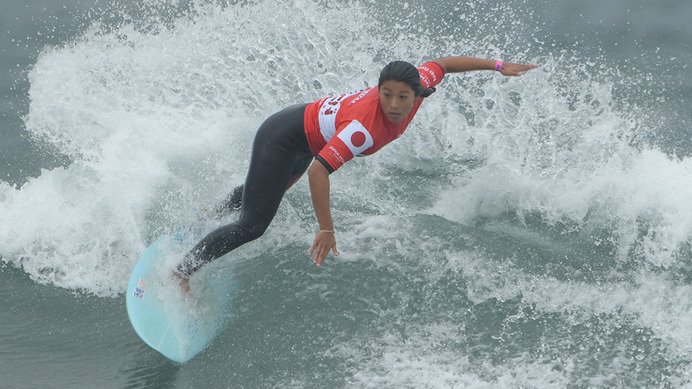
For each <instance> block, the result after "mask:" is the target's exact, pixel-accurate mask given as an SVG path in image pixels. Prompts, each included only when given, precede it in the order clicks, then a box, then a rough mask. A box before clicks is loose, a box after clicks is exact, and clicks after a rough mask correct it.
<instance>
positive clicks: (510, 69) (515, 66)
mask: <svg viewBox="0 0 692 389" xmlns="http://www.w3.org/2000/svg"><path fill="white" fill-rule="evenodd" d="M537 67H538V65H522V64H519V63H513V62H504V63H503V64H502V69H500V73H501V74H502V75H503V76H510V77H518V76H521V75H522V73H523V72H527V71H529V70H532V69H535V68H537Z"/></svg>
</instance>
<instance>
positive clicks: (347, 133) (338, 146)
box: [304, 62, 444, 173]
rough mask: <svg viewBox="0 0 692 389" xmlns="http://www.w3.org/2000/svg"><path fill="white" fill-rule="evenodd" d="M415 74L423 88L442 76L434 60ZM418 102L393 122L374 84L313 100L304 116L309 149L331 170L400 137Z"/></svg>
mask: <svg viewBox="0 0 692 389" xmlns="http://www.w3.org/2000/svg"><path fill="white" fill-rule="evenodd" d="M418 73H419V74H420V81H421V84H422V85H423V87H424V88H432V87H434V86H435V85H437V84H439V83H440V81H442V77H444V69H442V67H441V66H440V65H438V64H436V63H435V62H427V63H425V64H423V65H422V66H421V67H419V68H418ZM422 102H423V98H422V97H418V98H417V99H416V102H415V103H414V104H413V109H411V112H410V113H409V114H408V116H406V118H405V119H404V120H403V121H402V122H401V123H396V124H395V123H392V122H391V121H389V119H387V117H386V116H385V114H384V112H382V108H381V107H380V97H379V93H378V87H372V88H368V89H364V90H362V91H358V92H353V93H348V94H344V95H341V96H331V97H325V98H323V99H321V100H318V101H315V102H314V103H311V104H309V105H308V106H307V107H306V108H305V116H304V123H305V135H306V136H307V139H308V144H309V145H310V151H311V152H312V154H313V155H314V156H315V157H317V159H318V160H320V162H322V163H323V164H325V167H326V168H327V169H328V170H329V172H330V173H332V172H334V171H335V170H337V169H338V168H340V167H341V165H343V164H344V163H346V162H348V161H350V160H351V159H353V157H355V156H360V155H371V154H373V153H375V152H376V151H378V150H380V149H381V148H382V147H384V145H386V144H387V143H389V142H391V141H393V140H394V139H396V138H398V137H400V136H401V134H403V133H404V131H405V130H406V127H407V126H408V124H409V123H411V120H413V116H415V114H416V112H418V108H419V107H420V105H421V103H422ZM335 135H336V136H335Z"/></svg>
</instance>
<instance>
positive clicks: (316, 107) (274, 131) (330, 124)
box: [176, 57, 537, 289]
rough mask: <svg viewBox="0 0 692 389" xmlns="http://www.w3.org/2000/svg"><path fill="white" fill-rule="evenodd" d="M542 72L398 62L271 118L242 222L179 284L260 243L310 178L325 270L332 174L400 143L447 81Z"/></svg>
mask: <svg viewBox="0 0 692 389" xmlns="http://www.w3.org/2000/svg"><path fill="white" fill-rule="evenodd" d="M536 67H537V65H521V64H516V63H511V62H504V63H503V62H502V61H493V60H484V59H479V58H471V57H444V58H438V59H436V60H434V61H431V62H427V63H425V64H423V65H422V66H421V67H419V68H417V69H416V67H414V66H413V65H411V64H409V63H407V62H403V61H396V62H392V63H390V64H388V65H387V66H385V67H384V69H382V72H381V73H380V79H379V82H378V86H377V87H372V88H368V89H365V90H362V91H358V92H354V93H349V94H344V95H341V96H331V97H326V98H323V99H321V100H318V101H316V102H313V103H311V104H300V105H295V106H292V107H289V108H286V109H284V110H282V111H280V112H278V113H276V114H274V115H272V116H270V117H269V118H268V119H267V120H266V121H265V122H264V123H263V124H262V125H261V126H260V128H259V130H258V131H257V135H256V136H255V140H254V143H253V148H252V157H251V160H250V168H249V171H248V175H247V179H246V181H245V184H244V186H242V187H239V188H236V190H235V191H234V193H233V194H232V195H231V196H230V197H229V200H228V203H227V205H226V206H225V207H226V208H239V209H240V217H239V219H238V220H237V221H236V222H234V223H231V224H228V225H226V226H222V227H220V228H218V229H216V230H214V231H213V232H211V233H210V234H209V235H207V236H206V237H204V238H203V239H202V240H201V241H200V242H199V243H198V244H197V245H196V246H195V247H194V248H193V249H192V250H191V251H190V252H189V253H188V254H187V255H186V256H185V258H184V260H183V262H182V263H181V264H180V265H179V266H178V268H177V274H176V275H177V276H178V277H179V278H181V279H182V283H181V284H182V285H183V287H184V288H185V289H187V288H188V286H187V279H188V278H189V277H190V276H191V275H192V274H193V273H194V272H195V271H196V270H198V269H199V268H201V267H202V266H204V265H205V264H206V263H209V262H211V261H213V260H214V259H216V258H219V257H221V256H222V255H224V254H226V253H228V252H229V251H231V250H233V249H235V248H236V247H238V246H240V245H242V244H244V243H247V242H249V241H251V240H254V239H257V238H259V237H260V236H261V235H262V234H263V233H264V231H265V230H266V229H267V227H268V226H269V223H270V222H271V220H272V219H273V217H274V215H275V214H276V212H277V210H278V208H279V204H280V202H281V199H282V197H283V195H284V193H285V191H286V190H287V189H288V188H289V187H290V186H291V185H293V183H295V182H296V181H297V180H298V179H299V178H300V177H301V176H302V175H303V173H305V171H306V170H307V172H308V179H309V181H310V194H311V195H312V203H313V207H314V208H315V215H316V216H317V222H318V224H319V231H318V232H317V234H316V236H315V239H314V242H313V244H312V247H310V250H309V251H308V254H309V255H312V256H313V262H314V263H315V264H316V265H317V266H321V265H322V263H323V262H324V260H325V258H326V257H327V254H329V251H332V252H333V253H334V255H338V252H337V250H336V237H335V234H334V223H333V221H332V216H331V211H330V207H329V175H330V174H331V173H333V172H334V171H336V170H337V169H338V168H339V167H341V165H343V164H344V163H346V162H348V161H349V160H350V159H352V158H353V157H355V156H359V155H370V154H373V153H374V152H376V151H378V150H379V149H381V148H382V147H383V146H384V145H386V144H387V143H389V142H391V141H393V140H394V139H396V138H398V137H399V136H401V134H402V133H403V132H404V130H406V127H407V126H408V124H409V123H410V122H411V120H412V119H413V117H414V115H415V114H416V112H417V111H418V108H419V107H420V105H421V103H422V102H423V100H424V98H426V97H428V96H430V95H431V94H432V93H433V92H435V88H434V87H435V86H436V85H437V84H439V83H440V82H441V81H442V78H443V77H444V75H445V74H447V73H460V72H467V71H472V70H495V71H498V72H500V73H501V74H503V75H505V76H520V75H521V74H522V72H525V71H528V70H531V69H534V68H536ZM308 167H309V168H308ZM241 193H242V195H241Z"/></svg>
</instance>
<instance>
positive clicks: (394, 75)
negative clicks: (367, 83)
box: [377, 61, 435, 97]
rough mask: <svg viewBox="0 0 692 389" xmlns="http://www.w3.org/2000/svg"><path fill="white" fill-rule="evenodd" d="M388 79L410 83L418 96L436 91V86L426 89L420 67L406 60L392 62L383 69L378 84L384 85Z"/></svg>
mask: <svg viewBox="0 0 692 389" xmlns="http://www.w3.org/2000/svg"><path fill="white" fill-rule="evenodd" d="M387 81H399V82H404V83H406V84H408V85H409V86H411V89H413V93H415V95H416V96H422V97H428V96H430V95H431V94H433V93H435V88H427V89H426V88H424V87H423V85H421V83H420V74H419V73H418V69H416V67H415V66H413V65H411V64H410V63H408V62H406V61H394V62H390V63H388V64H387V66H385V67H384V68H383V69H382V71H381V72H380V80H379V81H378V83H377V85H378V86H382V84H384V83H385V82H387Z"/></svg>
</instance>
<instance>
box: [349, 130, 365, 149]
mask: <svg viewBox="0 0 692 389" xmlns="http://www.w3.org/2000/svg"><path fill="white" fill-rule="evenodd" d="M351 144H352V145H353V147H360V146H362V145H364V144H365V134H363V133H362V132H360V131H358V132H354V133H353V134H352V135H351Z"/></svg>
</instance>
